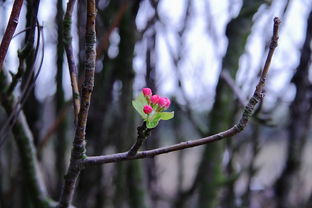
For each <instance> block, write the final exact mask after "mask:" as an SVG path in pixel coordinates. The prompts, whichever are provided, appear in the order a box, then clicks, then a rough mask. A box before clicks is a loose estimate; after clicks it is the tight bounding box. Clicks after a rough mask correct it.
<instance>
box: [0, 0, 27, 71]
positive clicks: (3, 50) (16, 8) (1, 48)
mask: <svg viewBox="0 0 312 208" xmlns="http://www.w3.org/2000/svg"><path fill="white" fill-rule="evenodd" d="M22 5H23V0H15V1H14V4H13V8H12V12H11V15H10V19H9V23H8V26H7V28H6V30H5V33H4V35H3V38H2V41H1V45H0V71H1V70H2V66H3V62H4V58H5V56H6V54H7V52H8V48H9V45H10V42H11V40H12V37H13V35H14V32H15V29H16V27H17V24H18V19H19V15H20V12H21V8H22Z"/></svg>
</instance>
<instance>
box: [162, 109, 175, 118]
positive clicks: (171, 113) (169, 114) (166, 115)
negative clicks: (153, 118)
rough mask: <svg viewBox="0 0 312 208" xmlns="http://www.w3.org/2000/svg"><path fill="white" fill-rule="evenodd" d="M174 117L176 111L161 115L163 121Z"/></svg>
mask: <svg viewBox="0 0 312 208" xmlns="http://www.w3.org/2000/svg"><path fill="white" fill-rule="evenodd" d="M173 117H174V111H172V112H161V113H160V119H161V120H169V119H172V118H173Z"/></svg>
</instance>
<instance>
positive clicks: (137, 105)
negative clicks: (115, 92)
mask: <svg viewBox="0 0 312 208" xmlns="http://www.w3.org/2000/svg"><path fill="white" fill-rule="evenodd" d="M145 105H147V101H146V98H145V97H144V95H143V94H142V93H140V94H139V95H138V96H137V97H136V98H135V100H133V101H132V106H133V107H134V109H135V110H136V111H137V112H138V113H139V114H140V115H141V117H142V118H143V119H146V117H147V115H146V114H145V113H144V112H143V107H144V106H145Z"/></svg>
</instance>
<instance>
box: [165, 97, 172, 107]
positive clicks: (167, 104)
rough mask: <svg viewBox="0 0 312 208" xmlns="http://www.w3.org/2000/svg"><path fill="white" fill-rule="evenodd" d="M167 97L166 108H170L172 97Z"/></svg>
mask: <svg viewBox="0 0 312 208" xmlns="http://www.w3.org/2000/svg"><path fill="white" fill-rule="evenodd" d="M165 99H166V105H165V108H169V106H170V104H171V102H170V99H169V98H165Z"/></svg>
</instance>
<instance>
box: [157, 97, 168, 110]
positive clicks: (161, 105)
mask: <svg viewBox="0 0 312 208" xmlns="http://www.w3.org/2000/svg"><path fill="white" fill-rule="evenodd" d="M158 105H159V106H160V107H161V108H164V107H165V106H166V105H167V100H166V98H162V97H160V98H159V100H158Z"/></svg>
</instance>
